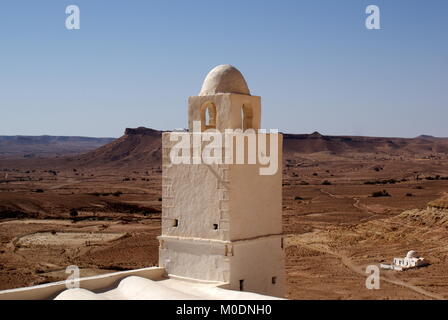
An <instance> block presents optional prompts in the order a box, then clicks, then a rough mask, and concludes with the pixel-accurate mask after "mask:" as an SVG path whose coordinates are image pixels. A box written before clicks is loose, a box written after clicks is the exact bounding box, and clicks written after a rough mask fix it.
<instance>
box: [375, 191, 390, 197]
mask: <svg viewBox="0 0 448 320" xmlns="http://www.w3.org/2000/svg"><path fill="white" fill-rule="evenodd" d="M372 197H374V198H378V197H390V194H389V192H387V191H386V190H383V191H375V192H372Z"/></svg>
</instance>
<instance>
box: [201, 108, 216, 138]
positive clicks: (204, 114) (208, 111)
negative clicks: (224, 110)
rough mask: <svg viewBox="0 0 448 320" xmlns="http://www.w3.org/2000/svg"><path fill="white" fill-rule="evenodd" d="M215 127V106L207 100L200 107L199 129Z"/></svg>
mask: <svg viewBox="0 0 448 320" xmlns="http://www.w3.org/2000/svg"><path fill="white" fill-rule="evenodd" d="M208 129H216V106H215V105H214V104H213V103H212V102H210V101H208V102H206V103H204V104H203V105H202V107H201V130H202V131H205V130H208Z"/></svg>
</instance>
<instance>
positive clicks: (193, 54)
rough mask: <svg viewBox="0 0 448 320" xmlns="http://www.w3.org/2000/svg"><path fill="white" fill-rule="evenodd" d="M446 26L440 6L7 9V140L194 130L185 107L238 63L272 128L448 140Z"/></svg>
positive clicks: (10, 1) (407, 0)
mask: <svg viewBox="0 0 448 320" xmlns="http://www.w3.org/2000/svg"><path fill="white" fill-rule="evenodd" d="M71 4H75V5H78V6H79V7H80V10H81V30H75V31H68V30H66V28H65V19H66V16H67V15H66V14H65V8H66V6H68V5H71ZM369 4H375V5H378V6H379V7H380V9H381V27H382V30H367V29H366V28H365V26H364V22H365V18H366V17H367V15H366V14H365V8H366V6H367V5H369ZM447 17H448V1H446V0H425V1H424V0H420V1H417V0H395V1H392V0H387V1H385V0H369V1H364V0H303V1H300V0H291V1H286V0H276V1H273V0H272V1H264V0H236V1H233V0H231V1H229V0H226V1H215V0H190V1H186V0H179V1H174V0H169V1H168V0H163V1H162V0H159V1H151V0H127V1H124V0H113V1H112V0H107V1H106V0H69V1H66V0H39V1H35V0H28V1H25V0H2V1H1V2H0V40H1V46H0V58H1V59H0V111H1V114H0V135H17V134H22V135H40V134H50V135H83V136H102V137H104V136H112V137H118V136H120V135H122V133H123V132H124V129H125V128H126V127H137V126H146V127H151V128H156V129H172V128H181V127H186V126H187V97H188V96H191V95H196V94H197V93H198V92H199V90H200V87H201V84H202V81H203V79H204V77H205V75H206V74H207V73H208V71H209V70H210V69H211V68H213V67H214V66H215V65H218V64H232V65H234V66H236V67H237V68H238V69H240V70H241V71H242V73H243V74H244V76H245V77H246V80H247V82H248V84H249V87H250V89H251V91H252V93H253V94H255V95H260V96H262V103H263V105H262V108H263V120H262V125H263V127H265V128H278V129H279V130H281V131H283V132H290V133H311V132H313V131H315V130H317V131H319V132H321V133H323V134H335V135H344V134H347V135H370V136H400V137H413V136H417V135H419V134H430V135H435V136H448V81H447V80H448V79H447V75H448V41H447V39H448V18H447Z"/></svg>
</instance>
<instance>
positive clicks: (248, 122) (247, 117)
mask: <svg viewBox="0 0 448 320" xmlns="http://www.w3.org/2000/svg"><path fill="white" fill-rule="evenodd" d="M252 121H253V112H252V108H251V107H250V106H249V105H245V104H243V107H242V108H241V129H243V131H244V130H247V129H253V125H252Z"/></svg>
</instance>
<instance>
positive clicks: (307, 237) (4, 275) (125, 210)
mask: <svg viewBox="0 0 448 320" xmlns="http://www.w3.org/2000/svg"><path fill="white" fill-rule="evenodd" d="M160 135H161V133H160V132H159V131H155V130H151V129H145V128H138V129H127V130H126V132H125V135H124V136H123V137H121V138H119V139H117V140H115V141H112V142H109V141H108V140H104V141H100V142H98V141H94V142H92V144H91V145H88V146H83V147H82V148H80V147H79V145H77V146H76V148H72V149H70V148H69V147H67V148H63V149H61V148H60V145H61V144H60V143H59V149H58V150H56V151H55V150H53V151H51V150H50V149H51V148H54V147H51V146H52V144H51V143H50V144H48V143H47V145H46V147H45V148H44V149H45V150H44V151H43V152H42V153H39V150H40V149H39V146H38V145H37V146H36V145H35V147H34V149H32V150H34V151H33V154H32V155H31V156H30V153H29V150H28V149H27V148H25V147H24V146H25V145H26V141H25V142H24V141H22V142H21V143H22V149H26V150H25V151H23V152H21V149H20V148H19V147H17V146H16V147H15V149H13V150H14V152H13V153H11V152H9V153H8V152H6V151H5V150H6V149H7V147H5V148H6V149H5V150H3V153H2V149H1V148H0V289H10V288H16V287H22V286H29V285H36V284H42V283H46V282H51V281H57V280H63V279H65V278H66V277H67V275H66V274H65V268H66V267H67V266H69V265H77V266H79V267H80V268H81V276H89V275H92V274H99V273H106V272H111V271H115V270H127V269H134V268H140V267H147V266H152V265H156V264H157V259H158V242H157V240H156V237H157V236H158V235H159V234H160V211H161V201H162V199H161V166H160V149H161V144H160ZM97 143H100V144H102V145H103V146H101V147H99V148H97V147H98V145H97ZM41 148H43V147H41ZM8 150H9V149H8ZM89 150H90V151H89ZM79 152H86V153H79ZM74 153H79V154H77V155H73V154H74ZM56 156H58V157H57V158H56ZM283 162H284V163H283V222H284V223H283V229H284V233H285V236H286V249H285V251H286V273H287V298H290V299H447V298H448V275H446V272H445V266H446V265H447V263H448V201H445V200H443V198H444V197H445V192H446V191H448V139H442V138H434V137H429V136H420V137H417V138H415V139H400V138H368V137H330V136H322V135H320V134H318V133H314V134H311V135H285V137H284V161H283ZM437 199H441V200H437ZM428 204H429V206H428ZM409 250H416V251H418V252H419V253H421V255H422V256H424V257H425V258H427V259H428V260H429V262H430V264H429V266H427V267H424V268H419V269H415V270H410V271H406V272H393V271H382V273H381V288H380V290H368V289H366V286H365V281H366V277H367V274H366V272H365V270H366V266H368V265H372V264H376V265H378V264H379V263H381V262H389V261H390V260H391V259H392V258H393V257H402V256H404V255H405V254H406V252H407V251H409Z"/></svg>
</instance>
